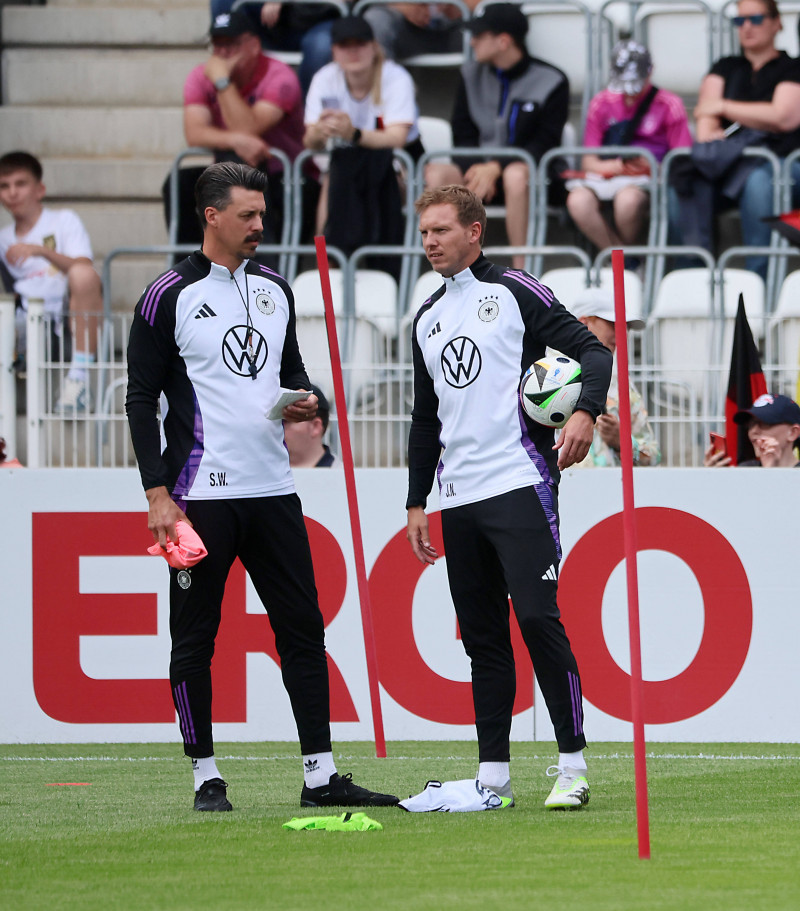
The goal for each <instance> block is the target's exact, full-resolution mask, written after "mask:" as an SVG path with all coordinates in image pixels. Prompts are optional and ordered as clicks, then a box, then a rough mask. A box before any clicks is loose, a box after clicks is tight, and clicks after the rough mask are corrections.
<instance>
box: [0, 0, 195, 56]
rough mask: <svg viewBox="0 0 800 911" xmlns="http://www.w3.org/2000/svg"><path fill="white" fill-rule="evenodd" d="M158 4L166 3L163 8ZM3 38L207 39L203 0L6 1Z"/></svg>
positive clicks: (103, 42)
mask: <svg viewBox="0 0 800 911" xmlns="http://www.w3.org/2000/svg"><path fill="white" fill-rule="evenodd" d="M163 7H167V8H166V9H165V8H163ZM2 14H3V42H4V44H5V45H6V46H7V47H8V46H14V45H37V46H42V45H65V44H66V45H70V44H72V45H83V46H84V47H90V46H95V47H103V46H108V45H113V46H121V47H131V46H139V47H152V46H153V45H159V46H174V47H184V46H187V45H193V46H202V45H204V44H205V43H206V41H207V39H208V27H209V23H210V18H211V17H210V14H209V8H208V3H196V2H195V3H191V4H189V3H186V4H181V3H177V2H176V0H169V3H164V2H163V0H162V2H155V0H154V2H153V3H152V4H145V3H143V2H142V0H136V2H135V3H126V2H124V0H123V2H120V3H118V4H117V5H113V4H111V3H109V2H108V0H106V2H105V3H103V4H97V5H92V4H89V3H87V2H86V0H83V2H82V3H81V4H80V5H77V4H63V3H62V4H55V5H54V4H53V3H52V2H51V3H49V4H48V5H47V6H6V7H4V8H3V10H2Z"/></svg>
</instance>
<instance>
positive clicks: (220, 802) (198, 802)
mask: <svg viewBox="0 0 800 911" xmlns="http://www.w3.org/2000/svg"><path fill="white" fill-rule="evenodd" d="M227 788H228V782H227V781H223V780H222V779H221V778H209V779H208V781H204V782H203V783H202V784H201V785H200V790H199V791H197V792H195V795H194V808H195V810H206V811H208V810H210V811H218V812H223V811H225V810H232V809H233V807H232V806H231V804H230V801H229V800H228V797H227Z"/></svg>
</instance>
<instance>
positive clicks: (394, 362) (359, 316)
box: [0, 245, 800, 467]
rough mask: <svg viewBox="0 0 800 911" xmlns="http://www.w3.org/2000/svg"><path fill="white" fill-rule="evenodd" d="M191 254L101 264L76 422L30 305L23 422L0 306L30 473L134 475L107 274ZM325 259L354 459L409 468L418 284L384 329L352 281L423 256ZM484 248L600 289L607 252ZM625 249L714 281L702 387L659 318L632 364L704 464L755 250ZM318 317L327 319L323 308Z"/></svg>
mask: <svg viewBox="0 0 800 911" xmlns="http://www.w3.org/2000/svg"><path fill="white" fill-rule="evenodd" d="M191 249H192V247H191V246H187V245H183V246H180V245H176V246H172V245H165V246H152V247H130V248H118V249H117V250H114V251H112V252H111V254H109V256H108V257H107V258H106V261H105V264H104V270H103V282H104V293H105V295H106V297H105V301H106V310H105V313H104V319H103V327H102V329H101V330H98V331H99V332H100V336H101V337H100V338H99V339H98V353H99V354H98V360H97V362H96V363H95V364H93V365H91V366H90V368H89V371H90V383H91V386H92V389H93V390H94V392H95V406H94V408H93V410H91V411H90V412H89V413H87V414H85V415H81V416H80V417H77V418H64V417H62V416H61V415H60V414H58V413H57V411H56V409H55V403H56V402H57V400H58V395H59V385H60V382H61V381H62V380H63V378H64V377H65V376H66V373H67V371H68V369H69V366H70V365H69V362H68V361H65V360H64V359H63V358H64V355H63V352H61V353H60V354H58V356H56V353H55V351H54V349H53V347H52V343H51V339H52V332H51V329H52V318H51V317H50V316H49V315H48V314H46V313H44V310H43V306H42V305H41V304H37V303H35V302H32V303H31V306H30V307H29V311H28V314H27V376H26V383H25V410H24V411H25V413H24V417H21V418H19V419H16V412H17V404H16V400H15V396H14V391H15V385H16V378H15V376H14V373H13V370H12V368H11V359H12V357H13V347H12V346H10V345H9V341H8V339H9V337H11V338H13V321H14V311H13V302H12V301H10V300H8V299H6V300H4V301H0V329H1V330H2V331H1V332H0V338H1V339H2V343H0V433H2V435H3V436H5V437H6V439H7V441H9V455H10V456H13V455H18V456H20V457H21V458H22V460H23V462H24V463H25V464H27V465H29V466H31V467H45V466H47V467H50V466H52V467H132V466H133V465H134V464H135V460H134V456H133V452H132V448H131V445H130V442H129V437H128V430H127V420H126V417H125V413H124V393H125V384H126V371H127V364H126V358H125V345H124V340H125V339H126V338H127V334H128V331H129V328H130V321H131V318H132V312H130V311H126V312H114V311H112V310H111V309H110V300H111V292H112V288H113V283H114V272H113V268H112V267H113V264H114V263H115V262H117V261H119V260H120V259H122V258H124V257H126V256H141V255H143V254H148V255H149V254H155V255H158V256H161V255H163V256H165V257H166V256H171V255H176V254H180V253H188V252H190V251H191ZM276 252H283V253H285V254H286V255H297V256H300V255H302V256H307V255H308V256H312V255H313V254H314V253H315V251H314V248H313V247H310V246H302V245H300V246H297V247H295V246H291V245H290V246H288V247H286V248H280V249H279V248H277V247H273V246H269V247H263V248H259V253H267V254H274V253H276ZM328 252H329V258H330V262H331V265H332V267H334V268H338V269H339V270H341V276H342V286H341V287H342V291H341V294H342V298H341V310H340V312H341V316H340V317H338V318H337V325H338V326H339V335H340V348H341V351H342V357H343V371H344V375H345V388H346V391H347V397H348V414H349V415H350V418H351V422H352V426H353V439H354V455H355V458H356V462H357V464H358V465H359V466H365V467H385V466H402V465H404V464H405V440H406V437H407V431H408V426H409V421H410V406H411V390H412V368H411V364H410V358H409V356H408V353H409V345H408V343H407V339H406V335H407V334H408V332H409V331H410V325H411V320H412V318H413V314H412V313H411V312H410V300H411V295H412V293H413V288H409V289H408V291H407V292H406V293H405V294H404V295H398V298H397V306H396V312H395V315H394V316H395V318H394V320H389V321H386V320H384V321H383V322H382V323H381V322H380V321H379V320H375V319H374V318H372V317H371V315H370V313H369V312H367V311H365V310H363V309H361V308H359V307H358V306H357V301H356V283H357V281H358V280H359V276H360V275H361V274H362V272H363V270H362V268H361V264H362V263H363V262H364V261H365V258H366V257H368V256H370V255H371V254H374V253H375V252H380V253H381V254H382V255H387V256H392V255H393V256H397V257H401V258H406V259H409V260H416V261H419V259H420V257H421V256H423V255H424V254H423V252H422V250H421V249H420V247H418V246H415V247H409V246H398V247H365V248H361V249H359V250H357V251H356V252H355V253H354V254H353V255H352V256H351V257H345V256H344V254H343V253H342V252H341V251H339V250H336V249H335V248H329V251H328ZM485 252H486V254H487V255H488V256H489V257H490V258H492V259H494V260H495V261H502V259H503V258H504V257H505V258H507V257H510V256H513V255H515V254H519V253H523V254H525V255H527V256H530V257H538V258H542V259H545V260H548V261H553V262H556V261H557V262H559V263H560V262H563V260H564V258H566V257H567V256H568V255H569V254H572V258H573V260H574V261H575V262H577V264H578V267H579V268H580V269H581V270H583V271H585V273H586V279H587V281H589V282H594V283H597V282H599V281H600V277H601V270H603V269H604V268H605V267H606V264H607V260H608V256H609V254H610V251H608V250H605V251H601V252H600V253H599V254H598V256H597V258H596V259H595V261H594V262H593V263H590V262H589V260H588V258H587V257H586V256H585V254H583V253H582V251H580V250H579V249H578V248H566V247H556V246H550V247H548V246H544V247H536V246H532V247H488V248H486V251H485ZM625 252H626V254H630V255H634V256H639V257H651V258H652V257H656V256H662V255H666V254H668V255H676V254H680V253H685V254H689V253H691V254H693V255H695V256H697V257H698V258H699V259H700V260H701V262H703V263H704V264H705V269H706V273H705V274H707V276H708V281H709V283H710V284H709V288H708V299H709V301H710V303H709V311H708V314H707V316H706V317H701V319H705V320H706V323H705V325H706V326H707V327H709V328H710V331H711V333H712V337H713V339H714V341H713V343H711V344H709V346H708V349H707V351H706V354H705V357H704V358H702V359H700V361H699V362H698V363H697V364H696V365H695V372H696V374H697V376H695V379H694V380H692V379H691V378H690V379H684V378H683V374H682V370H681V367H680V365H678V364H675V363H670V362H669V360H668V359H667V360H665V359H664V357H662V356H661V355H660V354H659V350H658V346H657V342H658V332H659V331H660V329H659V326H660V323H659V321H658V320H657V319H655V318H653V319H652V320H651V325H648V327H647V329H646V330H644V331H643V332H641V333H638V332H637V333H634V334H633V336H632V345H631V365H630V372H631V378H632V380H633V382H634V383H635V384H636V385H637V386H638V387H639V389H640V391H641V392H642V394H643V395H644V396H645V401H646V402H647V405H648V409H649V411H650V420H651V424H652V425H653V427H654V430H655V432H656V434H657V436H658V438H659V441H660V444H661V447H662V451H663V452H664V464H667V465H673V466H675V465H682V466H691V465H699V464H702V453H703V449H704V448H705V447H704V441H705V439H706V437H707V431H708V430H709V429H719V428H720V426H721V424H722V422H723V421H724V411H723V408H724V391H725V389H726V384H727V376H728V371H729V369H730V358H729V356H728V354H727V352H726V350H725V349H724V346H723V344H722V343H721V342H720V339H721V338H722V331H723V319H724V318H723V311H722V303H721V301H722V297H721V293H722V291H721V289H722V287H723V283H724V282H725V281H726V274H727V273H728V272H729V270H730V265H731V263H732V262H734V261H735V258H736V257H737V256H742V255H745V254H749V253H751V252H753V251H752V250H751V249H750V248H734V249H732V250H730V251H728V252H727V253H726V254H725V256H724V257H721V258H720V259H719V260H718V261H714V260H713V259H712V258H711V256H710V254H708V253H707V252H706V251H704V250H699V249H696V248H673V247H662V246H660V245H654V246H652V247H650V246H643V247H631V248H627V249H626V251H625ZM756 252H761V250H760V249H759V250H757V251H756ZM575 254H577V257H576V256H575ZM766 255H768V256H770V257H775V256H778V255H780V256H784V257H786V256H798V255H800V251H796V250H782V249H780V250H779V249H773V248H768V250H767V251H766ZM567 303H569V301H567ZM644 309H645V312H646V310H649V309H651V307H650V306H649V304H648V305H647V306H646V307H645V308H644ZM654 316H657V314H656V315H654ZM729 317H730V314H728V315H727V317H726V318H725V319H727V320H729ZM305 319H308V320H311V319H312V318H305ZM313 319H317V320H318V321H319V320H321V319H322V311H321V310H320V312H319V314H318V315H317V316H315V317H313ZM798 321H799V322H800V316H798ZM303 324H304V319H301V318H299V319H298V335H299V336H300V339H301V353H302V352H303V350H304V349H303V337H302V331H303V328H304V325H303ZM727 329H729V326H728V327H727ZM727 329H726V331H727ZM753 329H754V334H755V335H756V336H757V337H758V338H763V339H764V344H765V352H766V356H765V358H764V359H763V361H762V362H763V365H764V371H765V374H766V375H767V380H768V385H769V386H770V388H774V389H775V390H776V391H783V392H787V393H789V394H793V391H794V390H793V389H791V388H789V386H788V384H789V383H791V382H792V378H796V376H797V364H792V363H784V362H783V361H786V359H787V357H786V356H783V358H782V360H780V359H778V357H777V350H778V346H777V343H773V341H774V340H772V337H773V336H774V334H775V333H776V332H778V331H779V327H777V325H776V326H772V324H771V323H770V328H769V331H767V327H766V326H764V325H756V324H754V325H753ZM770 333H772V334H770ZM306 350H307V352H308V354H307V355H306V363H307V368H308V372H309V375H310V376H311V378H312V380H314V379H315V378H316V376H317V375H319V374H320V373H322V372H324V371H325V370H330V364H329V356H328V354H327V350H325V349H324V348H322V349H319V350H318V351H315V353H314V355H313V357H310V356H309V355H310V354H311V350H312V349H311V347H310V346H308V347H307V349H306ZM320 352H321V353H320ZM789 359H790V360H791V358H789ZM698 376H699V378H700V382H699V386H700V387H702V389H703V390H704V391H703V394H702V395H701V396H700V397H697V396H696V395H695V394H694V391H693V390H694V389H695V388H696V387H697V385H698V383H697V382H696V380H697V378H698ZM331 418H332V419H331V431H330V434H331V437H332V441H333V445H334V448H335V447H336V418H335V414H333V415H332V416H331ZM15 431H16V439H15Z"/></svg>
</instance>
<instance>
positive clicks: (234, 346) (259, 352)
mask: <svg viewBox="0 0 800 911" xmlns="http://www.w3.org/2000/svg"><path fill="white" fill-rule="evenodd" d="M267 351H268V348H267V340H266V339H265V338H264V336H263V335H262V334H261V333H260V332H258V331H257V330H255V329H253V357H254V359H255V365H256V373H258V371H259V370H261V369H262V368H263V366H264V364H266V362H267ZM222 360H223V361H224V362H225V366H226V367H227V368H228V370H230V371H231V373H235V374H236V375H237V376H250V375H251V374H250V362H249V361H248V359H247V326H233V327H232V328H231V329H228V331H227V332H226V333H225V338H223V339H222Z"/></svg>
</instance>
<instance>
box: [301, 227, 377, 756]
mask: <svg viewBox="0 0 800 911" xmlns="http://www.w3.org/2000/svg"><path fill="white" fill-rule="evenodd" d="M314 246H315V247H316V248H317V267H318V268H319V281H320V285H321V286H322V301H323V303H324V304H325V326H326V328H327V330H328V346H329V348H330V352H331V370H332V372H333V393H334V399H335V401H336V419H337V422H338V427H339V442H340V443H341V455H342V464H343V467H344V480H345V488H346V490H347V508H348V509H349V511H350V533H351V535H352V538H353V556H354V557H355V563H356V579H357V580H358V600H359V603H360V605H361V625H362V628H363V631H364V649H365V651H366V654H367V678H368V680H369V697H370V702H371V704H372V728H373V731H374V734H375V755H376V756H377V757H378V758H379V759H383V758H384V757H385V756H386V738H385V737H384V733H383V713H382V712H381V694H380V690H379V684H378V653H377V650H376V648H375V630H374V627H373V624H372V602H371V601H370V597H369V586H368V585H367V569H366V564H365V563H364V539H363V538H362V536H361V519H360V517H359V512H358V496H357V494H356V474H355V466H354V463H353V448H352V446H351V445H350V425H349V423H348V421H347V403H346V402H345V397H344V380H343V378H342V359H341V355H340V354H339V337H338V335H337V334H336V317H335V316H334V315H333V295H332V293H331V275H330V267H329V265H328V250H327V247H326V246H325V238H324V237H321V236H317V237H315V238H314Z"/></svg>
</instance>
